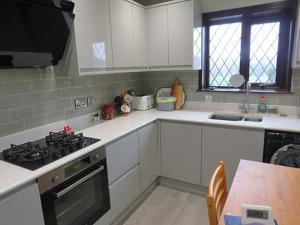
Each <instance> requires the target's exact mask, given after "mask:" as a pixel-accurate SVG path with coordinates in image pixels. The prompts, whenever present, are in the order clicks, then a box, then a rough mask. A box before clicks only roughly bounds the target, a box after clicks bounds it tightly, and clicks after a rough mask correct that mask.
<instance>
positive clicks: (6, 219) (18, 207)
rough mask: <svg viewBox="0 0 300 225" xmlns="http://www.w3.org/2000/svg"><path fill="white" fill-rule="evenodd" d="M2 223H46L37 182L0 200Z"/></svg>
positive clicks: (38, 224)
mask: <svg viewBox="0 0 300 225" xmlns="http://www.w3.org/2000/svg"><path fill="white" fill-rule="evenodd" d="M0 224H1V225H44V218H43V211H42V205H41V199H40V193H39V189H38V185H37V184H33V185H31V186H29V187H27V188H25V189H23V190H21V191H20V192H17V193H15V194H13V195H11V196H9V197H8V198H6V199H4V200H1V201H0Z"/></svg>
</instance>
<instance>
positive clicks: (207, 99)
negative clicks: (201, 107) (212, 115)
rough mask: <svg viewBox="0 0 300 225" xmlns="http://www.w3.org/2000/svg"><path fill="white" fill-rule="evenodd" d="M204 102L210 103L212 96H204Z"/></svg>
mask: <svg viewBox="0 0 300 225" xmlns="http://www.w3.org/2000/svg"><path fill="white" fill-rule="evenodd" d="M205 102H206V103H212V95H205Z"/></svg>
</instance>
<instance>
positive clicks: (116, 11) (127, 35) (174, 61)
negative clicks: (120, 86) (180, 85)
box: [75, 0, 201, 75]
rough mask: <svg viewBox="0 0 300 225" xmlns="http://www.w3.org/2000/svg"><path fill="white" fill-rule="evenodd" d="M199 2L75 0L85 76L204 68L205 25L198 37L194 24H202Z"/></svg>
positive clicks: (77, 41)
mask: <svg viewBox="0 0 300 225" xmlns="http://www.w3.org/2000/svg"><path fill="white" fill-rule="evenodd" d="M198 1H199V0H187V1H184V0H183V1H170V2H165V3H162V4H157V5H152V6H148V7H144V6H142V5H140V4H138V3H136V2H134V1H132V0H75V13H76V19H75V32H76V33H75V34H76V46H77V56H78V66H79V73H80V75H87V74H101V73H109V72H114V73H115V72H126V71H145V70H147V69H150V70H151V69H152V70H153V69H156V70H159V69H172V68H175V67H176V68H185V69H186V68H187V67H188V68H189V69H191V68H192V67H193V65H194V68H195V69H199V68H200V66H201V62H200V61H201V56H200V55H199V54H201V51H200V48H199V47H198V46H200V45H201V39H199V37H200V36H201V35H200V29H198V31H199V32H198V33H197V34H199V35H198V36H197V35H196V36H195V35H194V38H195V37H196V41H195V40H194V41H193V28H194V27H195V28H199V26H198V24H199V23H198V22H196V26H195V21H198V20H199V19H198V17H200V16H199V15H200V14H199V13H198V14H197V12H199V9H198V8H199V7H198V6H197V5H196V3H198ZM200 20H201V19H200ZM200 20H199V21H200ZM193 43H194V46H197V48H196V51H195V48H194V59H193ZM195 43H197V45H195ZM193 61H194V63H193ZM195 62H196V63H195ZM195 65H197V66H195Z"/></svg>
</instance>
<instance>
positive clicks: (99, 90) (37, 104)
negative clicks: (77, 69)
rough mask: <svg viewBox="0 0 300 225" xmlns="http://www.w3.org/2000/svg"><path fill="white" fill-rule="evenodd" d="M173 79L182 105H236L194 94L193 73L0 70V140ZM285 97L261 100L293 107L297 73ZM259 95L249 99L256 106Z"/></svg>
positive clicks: (218, 96) (236, 98) (235, 98)
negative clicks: (82, 101)
mask: <svg viewBox="0 0 300 225" xmlns="http://www.w3.org/2000/svg"><path fill="white" fill-rule="evenodd" d="M176 78H179V79H180V81H181V82H182V83H183V84H184V87H185V91H186V94H187V100H188V101H202V102H204V101H205V95H212V96H213V102H230V103H238V102H242V101H243V99H245V94H226V93H204V92H197V91H196V90H197V88H198V85H197V84H198V73H197V72H196V71H181V72H179V71H172V72H147V73H128V74H110V75H98V76H83V77H80V76H78V75H65V76H64V75H57V73H55V72H54V71H53V68H52V67H49V68H45V69H22V70H15V69H12V70H0V137H1V136H5V135H8V134H11V133H15V132H18V131H22V130H25V129H30V128H33V127H37V126H41V125H44V124H47V123H51V122H56V121H60V120H64V119H68V118H72V117H76V116H79V115H83V114H87V113H90V112H94V111H96V110H99V109H100V108H101V106H102V105H104V104H107V103H110V102H112V100H113V98H114V96H115V95H117V94H119V91H120V89H121V88H125V89H135V90H136V92H137V93H153V94H156V91H157V90H158V89H159V88H160V87H170V86H172V83H173V82H174V80H175V79H176ZM293 91H294V92H295V94H291V95H274V94H270V95H266V96H267V100H268V102H269V104H279V105H296V104H297V99H298V97H299V96H300V70H294V73H293ZM87 96H92V97H93V104H92V106H90V107H88V108H83V109H78V110H75V108H74V103H73V102H74V98H76V97H87ZM258 97H259V95H257V94H251V102H252V103H257V101H258Z"/></svg>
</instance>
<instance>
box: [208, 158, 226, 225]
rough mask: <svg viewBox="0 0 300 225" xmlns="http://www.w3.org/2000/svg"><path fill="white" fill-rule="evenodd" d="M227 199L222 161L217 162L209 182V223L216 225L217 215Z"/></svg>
mask: <svg viewBox="0 0 300 225" xmlns="http://www.w3.org/2000/svg"><path fill="white" fill-rule="evenodd" d="M226 199H227V186H226V176H225V166H224V162H222V161H221V162H219V164H218V167H217V169H216V170H215V172H214V174H213V175H212V177H211V180H210V182H209V189H208V195H207V207H208V217H209V223H210V225H218V221H219V217H220V215H221V213H222V210H223V208H224V205H225V202H226Z"/></svg>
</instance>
